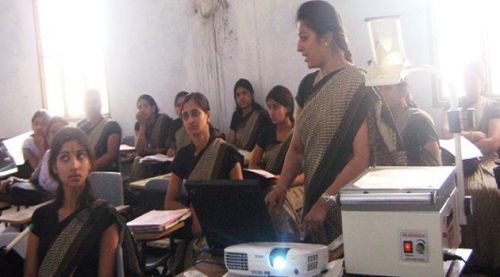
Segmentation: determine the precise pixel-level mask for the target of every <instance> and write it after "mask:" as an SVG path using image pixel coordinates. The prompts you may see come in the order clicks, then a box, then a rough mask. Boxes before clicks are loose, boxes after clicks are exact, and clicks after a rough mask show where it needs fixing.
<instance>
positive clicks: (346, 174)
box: [304, 120, 370, 232]
mask: <svg viewBox="0 0 500 277" xmlns="http://www.w3.org/2000/svg"><path fill="white" fill-rule="evenodd" d="M369 164H370V144H369V140H368V124H367V122H366V120H365V121H364V122H363V124H362V125H361V127H360V128H359V130H358V132H357V133H356V136H355V137H354V141H353V155H352V158H351V159H350V160H349V161H348V162H347V164H346V165H345V166H344V168H343V169H342V170H341V171H340V173H339V174H338V175H337V177H336V178H335V181H333V183H332V184H331V185H330V186H329V187H328V188H327V189H326V191H325V192H326V193H328V194H330V195H335V194H337V193H338V192H339V190H340V189H341V188H342V187H343V186H345V185H346V184H347V183H348V182H349V181H351V180H353V179H354V178H356V176H358V175H359V174H360V173H361V172H363V171H364V170H365V169H366V168H367V167H368V166H369ZM327 211H328V204H327V203H326V202H325V201H324V200H323V199H322V198H320V199H318V201H316V203H315V204H314V205H313V206H312V208H311V210H309V212H308V213H307V214H306V216H305V217H304V225H305V228H306V231H307V232H322V231H323V222H324V221H325V219H326V213H327Z"/></svg>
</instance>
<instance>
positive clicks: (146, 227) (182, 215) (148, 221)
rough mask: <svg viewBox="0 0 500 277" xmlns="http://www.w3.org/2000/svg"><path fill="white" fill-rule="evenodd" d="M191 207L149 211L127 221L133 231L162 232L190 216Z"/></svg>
mask: <svg viewBox="0 0 500 277" xmlns="http://www.w3.org/2000/svg"><path fill="white" fill-rule="evenodd" d="M190 214H191V212H190V211H189V209H180V210H168V211H158V210H152V211H149V212H147V213H145V214H143V215H141V216H139V217H138V218H136V219H134V220H132V221H130V222H128V223H127V226H128V227H129V228H130V230H131V231H132V232H161V231H163V230H165V229H166V228H168V227H170V226H172V225H174V224H176V223H177V222H179V221H182V220H184V219H186V218H188V217H189V216H190Z"/></svg>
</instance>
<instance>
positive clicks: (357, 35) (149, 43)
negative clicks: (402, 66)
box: [0, 0, 435, 137]
mask: <svg viewBox="0 0 500 277" xmlns="http://www.w3.org/2000/svg"><path fill="white" fill-rule="evenodd" d="M198 1H200V0H184V1H174V0H162V1H159V0H141V1H135V0H108V1H106V2H105V3H106V6H105V7H106V11H105V14H106V15H107V17H106V18H107V22H106V26H105V28H106V33H107V35H106V43H105V56H106V58H105V62H106V71H107V80H108V92H109V100H110V113H111V116H112V118H113V119H115V120H117V121H118V122H119V123H120V125H121V126H122V128H123V130H124V134H126V135H131V134H132V133H133V124H134V121H135V119H134V118H135V101H136V99H137V97H138V96H139V95H140V94H142V93H149V94H151V95H152V96H153V97H154V98H155V99H156V100H157V102H158V104H159V106H160V109H161V110H162V111H164V112H166V113H167V114H169V115H170V116H172V117H175V115H174V107H173V103H172V100H173V97H174V96H175V94H176V93H177V92H178V91H180V90H187V91H200V92H203V93H205V94H206V95H207V96H208V98H209V101H210V103H211V108H212V114H213V122H214V124H215V125H216V126H218V127H219V128H221V129H223V130H224V131H227V130H228V126H229V121H230V118H231V114H232V112H233V110H234V98H233V85H234V83H235V81H236V80H237V79H238V78H240V77H244V78H247V79H249V80H250V81H251V82H252V84H253V86H254V88H255V91H256V98H257V100H258V102H260V103H262V102H263V100H264V98H265V95H266V94H267V92H268V91H269V90H270V89H271V88H272V87H273V86H275V85H277V84H281V85H284V86H286V87H288V88H289V89H290V90H291V91H292V92H293V93H295V92H296V89H297V87H298V84H299V82H300V80H301V79H302V77H303V76H304V75H305V74H306V73H307V72H308V69H307V67H306V65H305V64H304V62H303V59H302V57H301V56H300V54H299V53H297V52H296V41H297V30H296V24H295V13H296V10H297V8H298V6H299V5H300V3H302V2H303V1H299V0H297V1H291V0H272V1H271V0H265V1H264V0H245V1H240V0H228V3H229V6H228V8H227V9H222V10H219V11H218V12H217V13H216V15H215V16H214V17H212V18H204V17H202V16H201V14H200V13H199V12H198V13H197V12H195V9H194V4H195V3H196V2H198ZM429 1H430V0H406V1H400V0H335V1H334V0H330V2H331V3H333V4H334V5H335V7H337V8H338V10H339V11H340V12H341V14H342V17H343V20H344V23H345V25H346V29H347V33H348V38H349V40H350V43H351V47H352V52H353V55H354V58H355V61H356V62H357V64H358V65H360V66H364V65H366V62H367V60H369V59H370V58H371V53H370V48H369V41H368V34H367V31H366V26H365V23H364V18H366V17H371V16H381V15H392V14H401V23H402V28H403V36H404V39H405V44H406V50H407V56H408V57H409V60H410V61H411V62H413V63H415V64H428V63H430V62H431V60H430V54H429V39H430V38H429V36H430V35H429V34H428V30H429V26H428V18H427V11H426V9H427V5H428V2H429ZM89 20H91V19H89ZM0 61H2V62H1V63H0V94H1V96H2V99H4V101H1V102H0V118H1V119H0V120H1V121H0V137H6V136H12V135H15V134H18V133H21V132H23V131H25V130H26V129H29V128H30V124H29V120H30V117H31V114H32V112H33V111H34V110H36V109H38V108H40V107H41V93H40V80H39V74H38V63H37V58H36V42H35V32H34V23H33V12H32V0H0ZM429 80H430V78H429V77H428V76H425V75H415V76H411V78H410V81H411V84H412V86H413V87H414V89H413V91H414V98H415V99H416V101H417V102H418V103H419V104H420V105H421V106H422V107H423V108H424V109H426V110H428V111H429V112H431V113H432V114H434V113H435V111H434V110H432V108H431V100H432V96H431V84H430V81H429ZM21 107H22V108H21ZM12 118H15V120H11V119H12Z"/></svg>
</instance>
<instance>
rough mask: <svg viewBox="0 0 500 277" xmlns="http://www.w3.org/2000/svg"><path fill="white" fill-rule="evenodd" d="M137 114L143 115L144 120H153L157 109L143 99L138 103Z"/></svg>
mask: <svg viewBox="0 0 500 277" xmlns="http://www.w3.org/2000/svg"><path fill="white" fill-rule="evenodd" d="M137 112H138V113H141V114H142V116H143V118H144V119H146V120H147V119H151V118H153V116H154V114H155V112H156V108H155V107H154V106H153V105H151V104H149V102H148V101H146V100H144V99H141V100H139V101H137Z"/></svg>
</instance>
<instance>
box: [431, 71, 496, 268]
mask: <svg viewBox="0 0 500 277" xmlns="http://www.w3.org/2000/svg"><path fill="white" fill-rule="evenodd" d="M464 81H465V84H464V87H465V92H466V94H465V96H464V97H462V98H461V99H460V103H459V104H460V107H461V108H462V114H461V119H462V126H464V127H465V129H467V130H465V131H462V136H463V137H465V138H467V139H468V140H469V141H471V142H472V143H473V144H474V145H476V146H477V147H478V148H479V150H481V153H482V154H483V157H481V158H480V160H479V161H478V162H477V163H464V173H465V174H464V175H465V176H464V179H465V180H464V183H465V184H464V185H465V194H467V195H471V196H472V205H473V207H472V210H473V215H472V216H468V217H467V225H466V226H463V227H462V246H463V247H465V248H472V249H473V250H474V251H473V255H472V257H471V260H470V261H469V262H468V265H469V267H468V268H469V270H470V271H478V272H482V273H486V274H492V275H494V273H495V272H496V273H498V272H499V271H500V236H499V234H500V190H499V189H498V187H497V183H496V181H495V175H494V173H493V168H494V167H496V164H495V160H496V159H498V154H497V151H498V149H499V147H500V106H499V104H498V103H496V102H494V101H493V100H490V99H488V98H486V96H485V95H484V92H485V86H486V79H485V72H484V68H483V65H482V64H481V63H472V64H469V65H468V66H467V67H466V69H465V74H464ZM469 108H473V109H474V122H475V124H474V126H468V124H466V121H467V115H466V110H467V109H469ZM447 121H448V120H447V116H446V113H444V114H443V117H442V122H441V123H442V124H441V126H442V133H443V136H444V137H445V138H451V137H452V134H451V133H450V132H449V129H448V123H447Z"/></svg>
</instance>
